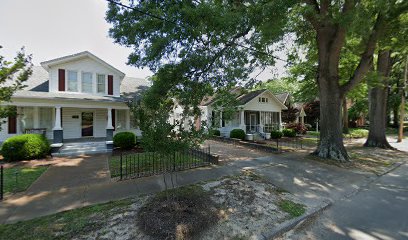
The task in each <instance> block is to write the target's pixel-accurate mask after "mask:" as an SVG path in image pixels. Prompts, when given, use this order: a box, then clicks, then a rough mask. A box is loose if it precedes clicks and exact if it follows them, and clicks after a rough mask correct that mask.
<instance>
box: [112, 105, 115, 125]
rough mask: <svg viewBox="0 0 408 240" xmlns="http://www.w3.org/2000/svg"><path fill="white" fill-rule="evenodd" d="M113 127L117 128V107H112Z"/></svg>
mask: <svg viewBox="0 0 408 240" xmlns="http://www.w3.org/2000/svg"><path fill="white" fill-rule="evenodd" d="M112 127H113V130H115V129H116V116H115V109H112Z"/></svg>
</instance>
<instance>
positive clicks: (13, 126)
mask: <svg viewBox="0 0 408 240" xmlns="http://www.w3.org/2000/svg"><path fill="white" fill-rule="evenodd" d="M8 133H9V134H15V133H17V118H16V116H9V117H8Z"/></svg>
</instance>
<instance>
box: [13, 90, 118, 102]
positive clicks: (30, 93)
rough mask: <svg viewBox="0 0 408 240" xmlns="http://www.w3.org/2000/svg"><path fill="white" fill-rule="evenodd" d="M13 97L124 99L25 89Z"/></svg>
mask: <svg viewBox="0 0 408 240" xmlns="http://www.w3.org/2000/svg"><path fill="white" fill-rule="evenodd" d="M13 96H14V97H18V98H40V99H61V100H65V99H70V100H75V99H79V100H92V101H98V102H101V101H102V102H105V101H106V102H112V101H113V102H124V101H125V99H123V98H121V97H112V96H98V95H92V94H84V93H69V92H36V91H27V90H21V91H17V92H16V93H15V94H14V95H13Z"/></svg>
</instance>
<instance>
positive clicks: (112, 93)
mask: <svg viewBox="0 0 408 240" xmlns="http://www.w3.org/2000/svg"><path fill="white" fill-rule="evenodd" d="M25 84H26V85H27V87H26V88H25V89H24V90H21V91H17V92H16V93H15V94H14V95H13V96H12V98H11V102H9V103H3V104H7V105H12V106H16V109H17V115H16V116H15V117H9V118H8V119H6V121H5V123H4V124H3V126H2V130H1V131H0V141H1V142H3V141H4V140H6V139H7V138H8V137H10V136H13V135H16V134H23V133H43V134H45V135H46V137H47V138H48V139H50V140H52V142H53V143H54V146H62V144H63V143H65V142H72V141H83V140H85V141H86V140H89V141H92V140H96V139H99V140H101V141H107V143H109V141H111V140H112V137H113V135H114V134H116V133H117V132H120V131H133V132H135V133H136V134H140V131H138V129H136V128H134V127H133V126H132V122H133V121H130V118H131V113H130V111H129V107H128V105H127V101H128V100H129V98H133V97H135V96H136V95H138V94H140V92H141V91H143V89H145V88H147V87H148V82H147V81H146V80H144V79H137V78H130V77H126V76H125V74H124V73H123V72H121V71H120V70H118V69H117V68H115V67H113V66H111V65H110V64H108V63H106V62H105V61H103V60H102V59H100V58H98V57H96V56H95V55H93V54H92V53H90V52H88V51H85V52H80V53H77V54H73V55H69V56H65V57H61V58H57V59H53V60H49V61H45V62H42V63H41V66H38V67H34V68H33V74H32V75H31V76H30V78H29V79H28V80H27V82H26V83H25Z"/></svg>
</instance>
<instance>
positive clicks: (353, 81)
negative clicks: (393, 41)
mask: <svg viewBox="0 0 408 240" xmlns="http://www.w3.org/2000/svg"><path fill="white" fill-rule="evenodd" d="M384 20H385V19H384V17H383V15H382V14H381V13H379V14H378V15H377V19H376V22H375V24H374V27H373V30H372V32H371V34H370V37H369V39H368V41H367V44H366V48H365V50H364V52H363V53H362V54H361V58H360V62H359V64H358V66H357V68H356V69H355V70H354V74H353V76H352V77H351V78H350V79H349V81H347V82H346V83H345V84H343V85H342V86H341V87H340V93H341V94H342V95H344V94H346V93H347V92H348V91H350V90H351V89H352V88H353V87H354V86H356V85H357V84H358V83H359V82H360V81H361V80H362V79H363V77H364V75H365V74H366V73H367V72H368V70H369V68H370V65H371V63H372V60H373V54H374V51H375V48H376V45H377V40H378V38H379V36H380V35H381V34H382V32H383V30H384Z"/></svg>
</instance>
